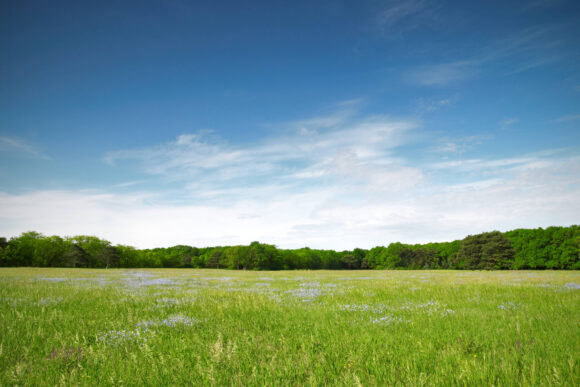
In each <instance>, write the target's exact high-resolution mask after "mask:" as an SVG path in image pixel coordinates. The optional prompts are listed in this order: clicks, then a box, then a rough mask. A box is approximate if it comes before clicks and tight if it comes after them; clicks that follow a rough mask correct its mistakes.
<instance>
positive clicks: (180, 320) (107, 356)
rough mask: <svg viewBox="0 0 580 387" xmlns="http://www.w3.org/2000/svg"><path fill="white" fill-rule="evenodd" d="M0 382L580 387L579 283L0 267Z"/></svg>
mask: <svg viewBox="0 0 580 387" xmlns="http://www.w3.org/2000/svg"><path fill="white" fill-rule="evenodd" d="M0 324H1V330H0V385H35V386H36V385H58V384H63V385H113V384H115V385H168V386H169V385H176V384H178V385H217V386H230V385H240V386H241V385H243V386H246V385H268V386H270V385H293V386H294V385H349V386H350V385H416V386H418V385H444V386H449V385H469V386H473V385H503V386H510V385H537V386H549V385H568V386H574V385H576V386H578V385H580V368H579V366H580V364H579V362H580V273H579V272H550V271H545V272H544V271H542V272H462V271H372V272H371V271H356V272H355V271H308V272H306V271H291V272H288V271H287V272H241V271H224V270H190V269H181V270H167V269H166V270H163V269H159V270H80V269H76V270H75V269H30V268H28V269H21V268H16V269H1V270H0Z"/></svg>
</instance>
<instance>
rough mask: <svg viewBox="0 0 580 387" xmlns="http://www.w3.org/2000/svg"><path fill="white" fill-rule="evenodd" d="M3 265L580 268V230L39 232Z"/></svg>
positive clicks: (5, 252) (2, 255)
mask: <svg viewBox="0 0 580 387" xmlns="http://www.w3.org/2000/svg"><path fill="white" fill-rule="evenodd" d="M0 266H38V267H87V268H113V267H121V268H123V267H125V268H130V267H131V268H138V267H151V268H155V267H167V268H221V269H232V270H294V269H312V270H316V269H329V270H337V269H347V270H358V269H469V270H497V269H575V270H578V269H580V226H570V227H548V228H547V229H542V228H537V229H517V230H513V231H508V232H505V233H501V232H499V231H492V232H486V233H482V234H477V235H469V236H467V237H466V238H464V239H463V240H456V241H452V242H439V243H427V244H414V245H410V244H404V243H400V242H395V243H391V244H389V245H388V246H386V247H385V246H377V247H373V248H372V249H370V250H365V249H360V248H356V249H354V250H352V251H340V252H338V251H334V250H317V249H311V248H308V247H303V248H300V249H291V250H289V249H279V248H277V247H276V246H274V245H270V244H265V243H260V242H257V241H256V242H252V243H250V244H249V245H247V246H243V245H240V246H215V247H203V248H198V247H192V246H185V245H178V246H173V247H168V248H155V249H136V248H134V247H131V246H125V245H116V246H113V245H112V244H111V243H110V242H109V241H106V240H104V239H100V238H97V237H95V236H88V235H78V236H73V237H60V236H44V235H42V234H40V233H38V232H35V231H29V232H25V233H22V234H21V235H20V236H18V237H13V238H10V239H9V240H8V239H7V238H0Z"/></svg>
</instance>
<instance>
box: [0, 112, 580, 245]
mask: <svg viewBox="0 0 580 387" xmlns="http://www.w3.org/2000/svg"><path fill="white" fill-rule="evenodd" d="M403 128H405V129H403ZM410 128H413V125H411V124H409V123H406V124H404V123H399V124H393V123H392V122H390V121H386V120H385V119H384V118H377V117H375V118H367V119H361V120H356V121H354V122H348V123H346V122H344V123H341V124H340V125H338V127H336V128H332V130H329V131H325V130H321V131H320V132H317V133H316V134H312V135H311V136H312V138H309V139H308V141H306V142H304V141H300V138H301V136H300V135H299V134H295V135H294V136H291V135H287V136H286V137H284V140H285V141H280V143H278V144H276V141H275V139H274V138H271V139H269V140H267V141H263V142H262V143H260V144H255V145H253V146H248V147H245V148H242V147H234V146H232V145H229V144H226V143H223V142H219V141H216V142H212V143H211V144H206V143H205V142H204V140H203V136H202V137H197V136H182V137H179V138H178V139H176V140H175V141H173V142H170V143H167V144H164V145H160V146H158V147H152V148H150V149H146V150H136V151H123V153H120V154H121V155H122V156H123V157H125V158H126V157H129V156H131V157H134V158H136V159H137V161H138V162H139V163H141V164H139V165H141V166H142V167H144V168H147V170H149V171H150V173H152V174H154V173H157V171H151V170H150V164H149V163H150V162H151V160H152V159H154V160H156V161H160V162H161V164H163V165H161V166H160V168H161V170H164V171H166V172H167V173H173V171H174V170H178V172H177V174H178V175H179V178H181V177H182V169H187V168H193V169H194V170H196V171H197V169H198V168H199V166H198V165H195V163H193V164H192V160H196V161H197V160H198V159H192V158H191V157H190V155H189V153H188V151H189V150H192V149H194V150H202V151H203V150H204V149H208V148H209V149H212V150H214V151H216V152H217V153H216V154H206V156H208V157H210V158H212V159H211V160H209V161H204V160H203V158H201V161H200V163H205V164H203V166H204V168H210V169H211V170H212V173H211V174H210V175H211V176H205V175H203V174H199V175H198V179H183V181H182V184H183V186H184V187H186V188H185V189H184V190H183V191H185V192H187V195H184V196H182V197H180V200H179V201H176V200H172V199H173V198H172V197H166V196H164V195H162V194H152V193H149V192H139V191H137V192H133V193H127V192H124V193H118V192H117V193H114V192H102V191H39V192H29V193H22V194H8V193H0V214H1V215H0V235H5V236H14V235H17V234H19V233H21V232H22V231H26V230H37V231H40V232H43V233H45V234H59V235H73V234H91V235H97V236H99V237H103V238H106V239H108V240H111V241H112V242H113V243H123V244H130V245H135V246H137V247H157V246H169V245H175V244H189V245H195V246H208V245H232V244H240V243H244V244H246V243H250V242H251V241H253V240H260V241H263V242H267V243H274V244H277V245H278V246H280V247H284V248H288V247H301V246H310V247H315V248H334V249H339V250H340V249H351V248H354V247H357V246H359V247H365V248H370V247H373V246H376V245H384V244H388V243H390V242H394V241H402V242H406V243H419V242H428V241H443V240H452V239H457V238H463V237H465V236H466V235H468V234H474V233H478V232H482V231H489V230H494V229H500V230H508V229H513V228H518V227H539V226H542V227H546V226H549V225H569V224H573V223H577V222H578V219H580V201H578V200H577V198H578V197H580V157H578V156H570V155H568V156H567V155H566V154H565V153H566V152H565V151H563V150H556V151H546V152H541V153H536V154H528V155H519V156H514V157H510V158H467V159H466V160H463V161H447V162H442V163H441V162H440V163H426V164H424V165H419V166H417V165H416V166H409V165H406V164H407V163H405V162H404V161H405V158H404V156H403V155H401V152H399V151H398V150H397V145H401V144H403V145H404V144H406V143H407V141H409V140H408V139H405V138H406V137H405V136H406V135H405V133H407V132H408V131H409V130H412V129H410ZM310 129H314V127H310ZM316 129H320V128H316ZM337 133H338V134H339V135H340V136H346V138H347V139H348V140H349V141H345V140H344V139H343V138H340V136H339V138H337V137H336V136H335V135H337ZM333 134H334V135H333ZM407 134H408V133H407ZM363 135H364V136H366V135H368V138H362V139H361V138H359V137H360V136H363ZM278 140H280V138H278ZM377 142H378V143H377ZM346 144H349V145H350V146H346ZM274 149H275V150H274ZM289 149H291V150H293V152H294V154H293V155H292V154H291V153H290V150H289ZM304 149H308V150H304ZM118 155H119V154H116V156H118ZM221 155H223V156H224V159H222V158H220V157H219V156H221ZM251 155H254V156H253V157H254V158H252V156H251ZM255 158H261V159H262V160H261V161H260V162H262V163H265V164H269V165H272V166H273V168H274V170H275V172H274V174H277V173H280V174H281V176H279V177H272V176H269V177H268V178H267V179H261V178H260V176H261V175H260V174H262V173H263V171H258V172H255V173H254V172H252V171H251V170H250V171H247V170H246V169H247V168H249V166H251V165H255V164H256V163H258V161H257V160H255ZM123 160H124V159H123V158H114V159H113V161H114V162H121V161H123ZM220 160H221V161H220ZM232 160H235V162H239V163H240V165H238V168H239V173H241V174H243V176H244V178H243V179H238V178H237V177H235V176H234V177H231V176H227V177H224V175H223V174H220V173H219V169H220V168H225V169H228V168H231V167H232ZM289 160H292V161H293V160H298V163H299V164H300V167H299V168H292V167H290V166H288V165H286V164H284V163H286V162H288V161H289ZM180 163H181V164H180ZM212 168H213V169H212ZM213 172H216V173H217V174H218V176H217V177H216V176H213ZM195 173H197V172H195ZM256 174H257V176H258V177H256ZM301 174H302V176H301ZM185 176H190V175H188V174H187V173H186V174H185ZM197 180H201V182H198V181H197ZM231 180H233V181H235V182H236V184H233V185H231V184H225V182H227V181H231ZM243 180H252V181H253V182H252V183H248V184H241V182H242V181H243ZM451 181H453V183H448V182H451ZM139 186H141V185H139Z"/></svg>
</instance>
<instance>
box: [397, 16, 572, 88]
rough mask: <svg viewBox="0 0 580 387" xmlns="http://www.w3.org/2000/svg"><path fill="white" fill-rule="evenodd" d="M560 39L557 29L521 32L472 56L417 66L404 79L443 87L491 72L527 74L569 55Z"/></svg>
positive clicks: (544, 27) (422, 84) (416, 83)
mask: <svg viewBox="0 0 580 387" xmlns="http://www.w3.org/2000/svg"><path fill="white" fill-rule="evenodd" d="M560 36H561V33H560V31H559V26H539V27H535V28H528V29H524V30H521V31H519V32H517V33H514V34H512V35H511V36H509V37H507V38H504V39H500V40H497V41H495V42H491V43H489V44H487V45H485V46H483V48H481V49H480V50H479V51H478V52H474V53H472V54H471V55H468V56H461V57H458V58H456V59H455V60H449V61H444V62H440V63H435V64H428V65H421V66H417V67H415V68H414V69H411V70H410V71H408V72H407V74H406V79H407V81H408V82H409V83H411V84H414V85H417V86H436V87H445V86H454V85H457V84H459V83H462V82H464V81H467V80H469V79H472V78H474V77H477V76H478V75H479V74H483V73H486V72H489V71H490V70H489V69H490V68H493V69H494V71H497V72H499V73H500V74H503V75H511V74H517V73H520V72H523V71H528V70H531V69H534V68H537V67H540V66H544V65H546V64H550V63H553V62H557V61H560V60H562V59H563V58H564V57H566V56H567V55H569V51H570V50H569V49H568V48H567V46H566V43H565V42H564V41H562V39H561V38H560Z"/></svg>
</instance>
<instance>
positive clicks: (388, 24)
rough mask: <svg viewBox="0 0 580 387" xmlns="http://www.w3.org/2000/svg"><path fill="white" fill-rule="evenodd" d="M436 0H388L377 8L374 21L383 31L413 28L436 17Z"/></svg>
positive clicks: (438, 5) (437, 3)
mask: <svg viewBox="0 0 580 387" xmlns="http://www.w3.org/2000/svg"><path fill="white" fill-rule="evenodd" d="M439 8H440V4H439V2H438V1H428V0H408V1H400V0H395V1H388V2H386V3H384V4H383V5H382V7H381V8H380V9H379V11H378V13H377V16H376V22H377V24H378V25H379V27H381V28H383V29H384V30H385V31H389V32H390V31H392V30H394V29H395V28H396V29H397V30H398V31H402V30H403V31H404V30H409V29H414V28H416V27H418V26H420V25H422V24H423V23H424V22H426V21H430V20H433V19H435V18H436V16H437V11H438V10H439Z"/></svg>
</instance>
